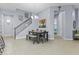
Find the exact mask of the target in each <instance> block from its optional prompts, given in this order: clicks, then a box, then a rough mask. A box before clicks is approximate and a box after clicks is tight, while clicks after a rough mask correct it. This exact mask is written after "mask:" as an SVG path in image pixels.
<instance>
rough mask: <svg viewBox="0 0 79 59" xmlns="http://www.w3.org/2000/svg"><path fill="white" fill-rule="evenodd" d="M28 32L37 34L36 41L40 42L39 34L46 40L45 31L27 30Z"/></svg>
mask: <svg viewBox="0 0 79 59" xmlns="http://www.w3.org/2000/svg"><path fill="white" fill-rule="evenodd" d="M29 34H32V35H36V36H37V42H38V43H39V42H40V35H43V37H44V39H45V40H46V41H48V32H47V31H43V32H42V31H29Z"/></svg>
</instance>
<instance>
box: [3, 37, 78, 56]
mask: <svg viewBox="0 0 79 59" xmlns="http://www.w3.org/2000/svg"><path fill="white" fill-rule="evenodd" d="M4 40H5V44H6V47H5V51H4V53H3V55H72V54H76V55H77V54H79V41H78V40H76V41H75V40H64V39H62V38H55V40H49V41H48V42H46V43H44V44H42V43H40V44H33V43H32V41H29V40H25V39H18V40H14V39H12V38H4Z"/></svg>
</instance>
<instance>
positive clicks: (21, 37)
mask: <svg viewBox="0 0 79 59" xmlns="http://www.w3.org/2000/svg"><path fill="white" fill-rule="evenodd" d="M23 38H26V37H25V36H20V37H18V36H17V37H16V39H23Z"/></svg>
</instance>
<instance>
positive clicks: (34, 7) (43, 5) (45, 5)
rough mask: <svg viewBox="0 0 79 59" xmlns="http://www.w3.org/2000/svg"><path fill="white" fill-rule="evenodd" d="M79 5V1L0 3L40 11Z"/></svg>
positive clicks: (6, 7)
mask: <svg viewBox="0 0 79 59" xmlns="http://www.w3.org/2000/svg"><path fill="white" fill-rule="evenodd" d="M63 5H79V4H78V3H0V8H3V9H9V10H16V9H21V10H25V11H29V12H33V13H38V12H40V11H42V10H44V9H46V8H48V7H50V6H63Z"/></svg>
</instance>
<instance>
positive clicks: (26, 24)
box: [14, 17, 32, 39]
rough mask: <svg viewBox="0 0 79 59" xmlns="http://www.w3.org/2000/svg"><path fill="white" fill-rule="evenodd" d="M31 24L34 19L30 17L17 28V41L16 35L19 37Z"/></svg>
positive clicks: (15, 29)
mask: <svg viewBox="0 0 79 59" xmlns="http://www.w3.org/2000/svg"><path fill="white" fill-rule="evenodd" d="M31 23H32V19H31V17H30V18H28V19H27V20H25V21H23V22H22V23H21V24H19V25H18V26H16V27H15V28H14V38H15V39H16V35H18V34H19V33H20V32H22V31H23V30H24V29H26V28H27V27H28V26H29V25H30V24H31Z"/></svg>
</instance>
